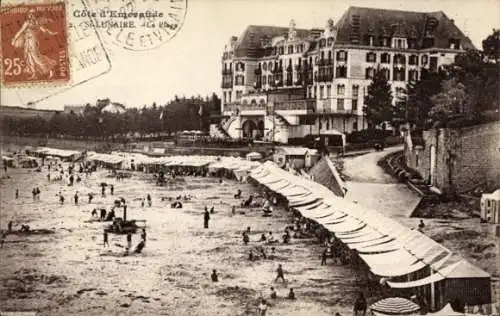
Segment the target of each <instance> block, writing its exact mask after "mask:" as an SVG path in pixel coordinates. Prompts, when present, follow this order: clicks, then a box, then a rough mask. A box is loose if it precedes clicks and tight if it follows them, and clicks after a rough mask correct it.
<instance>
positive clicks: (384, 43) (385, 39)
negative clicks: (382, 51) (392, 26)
mask: <svg viewBox="0 0 500 316" xmlns="http://www.w3.org/2000/svg"><path fill="white" fill-rule="evenodd" d="M380 46H382V47H389V46H390V41H389V38H388V37H381V38H380Z"/></svg>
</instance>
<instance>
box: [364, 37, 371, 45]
mask: <svg viewBox="0 0 500 316" xmlns="http://www.w3.org/2000/svg"><path fill="white" fill-rule="evenodd" d="M363 45H365V46H373V35H365V36H364V37H363Z"/></svg>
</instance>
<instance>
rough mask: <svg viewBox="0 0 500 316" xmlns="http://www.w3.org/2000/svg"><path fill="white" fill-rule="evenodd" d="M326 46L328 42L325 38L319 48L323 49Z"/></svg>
mask: <svg viewBox="0 0 500 316" xmlns="http://www.w3.org/2000/svg"><path fill="white" fill-rule="evenodd" d="M325 46H326V40H325V39H324V38H323V39H321V40H320V41H319V48H323V47H325Z"/></svg>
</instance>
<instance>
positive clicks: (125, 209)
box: [123, 205, 127, 222]
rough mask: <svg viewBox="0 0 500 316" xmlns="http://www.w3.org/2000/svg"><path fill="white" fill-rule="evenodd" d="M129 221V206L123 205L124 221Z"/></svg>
mask: <svg viewBox="0 0 500 316" xmlns="http://www.w3.org/2000/svg"><path fill="white" fill-rule="evenodd" d="M126 220H127V205H123V221H124V222H125V221H126Z"/></svg>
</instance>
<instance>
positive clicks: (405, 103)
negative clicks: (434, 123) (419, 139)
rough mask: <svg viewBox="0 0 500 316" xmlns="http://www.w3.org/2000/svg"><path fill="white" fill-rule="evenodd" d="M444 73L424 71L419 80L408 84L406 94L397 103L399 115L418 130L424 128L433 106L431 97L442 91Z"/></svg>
mask: <svg viewBox="0 0 500 316" xmlns="http://www.w3.org/2000/svg"><path fill="white" fill-rule="evenodd" d="M442 81H443V74H442V73H434V72H426V71H423V72H422V75H421V78H420V80H419V81H417V82H409V83H408V84H407V85H406V91H405V92H406V96H405V97H404V98H403V99H401V100H399V101H398V102H397V103H396V112H397V117H399V118H400V119H401V120H402V121H404V122H407V123H410V125H411V126H413V127H415V129H417V130H424V129H425V128H426V127H427V126H426V122H427V120H428V117H429V112H430V110H431V108H432V101H431V98H432V97H433V96H434V95H436V94H437V93H438V92H440V91H441V85H442Z"/></svg>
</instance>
